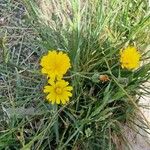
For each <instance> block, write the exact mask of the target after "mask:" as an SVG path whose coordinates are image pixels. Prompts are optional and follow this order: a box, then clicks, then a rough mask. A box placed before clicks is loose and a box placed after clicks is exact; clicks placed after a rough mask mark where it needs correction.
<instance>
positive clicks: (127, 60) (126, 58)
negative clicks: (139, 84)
mask: <svg viewBox="0 0 150 150" xmlns="http://www.w3.org/2000/svg"><path fill="white" fill-rule="evenodd" d="M140 57H141V54H140V53H139V51H138V50H137V49H136V48H135V47H133V46H128V47H127V48H125V49H124V50H120V63H121V67H122V68H126V69H128V70H132V69H136V68H138V67H139V65H140Z"/></svg>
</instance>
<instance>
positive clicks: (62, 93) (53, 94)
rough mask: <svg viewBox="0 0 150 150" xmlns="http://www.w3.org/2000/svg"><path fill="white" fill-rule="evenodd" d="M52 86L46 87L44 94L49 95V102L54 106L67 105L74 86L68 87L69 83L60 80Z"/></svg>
mask: <svg viewBox="0 0 150 150" xmlns="http://www.w3.org/2000/svg"><path fill="white" fill-rule="evenodd" d="M49 83H50V84H51V85H50V86H45V87H44V93H48V95H47V97H46V99H47V100H48V102H51V103H52V104H54V103H56V104H60V103H62V104H66V103H67V102H68V101H69V97H71V96H72V93H71V92H70V91H72V90H73V88H72V86H68V85H69V83H68V82H66V81H65V80H59V81H56V82H53V83H52V82H51V81H49Z"/></svg>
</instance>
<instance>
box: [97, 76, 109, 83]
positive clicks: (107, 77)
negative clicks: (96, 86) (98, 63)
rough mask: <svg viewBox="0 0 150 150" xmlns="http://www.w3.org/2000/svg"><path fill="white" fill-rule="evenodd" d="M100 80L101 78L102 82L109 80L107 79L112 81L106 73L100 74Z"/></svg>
mask: <svg viewBox="0 0 150 150" xmlns="http://www.w3.org/2000/svg"><path fill="white" fill-rule="evenodd" d="M99 80H100V81H101V82H107V81H110V78H109V76H108V75H106V74H104V75H100V76H99Z"/></svg>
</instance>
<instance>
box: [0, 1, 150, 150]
mask: <svg viewBox="0 0 150 150" xmlns="http://www.w3.org/2000/svg"><path fill="white" fill-rule="evenodd" d="M24 2H25V5H26V6H27V10H28V16H29V17H30V20H31V23H32V25H33V27H34V28H35V30H34V31H35V33H36V35H37V37H38V38H36V39H35V42H36V43H39V45H38V47H40V48H38V49H37V50H36V51H37V53H38V59H40V57H42V55H43V54H45V53H46V52H47V51H48V50H51V49H56V50H63V51H65V52H66V53H68V55H69V57H70V59H71V64H72V68H71V70H70V71H69V72H68V74H67V76H66V77H65V78H66V80H68V81H70V82H71V85H72V86H73V88H74V90H73V97H72V98H71V99H70V103H69V104H67V105H64V106H58V108H57V109H56V108H54V106H53V105H51V104H48V103H46V102H45V101H44V100H45V96H44V95H43V93H42V88H43V86H44V85H45V83H46V79H45V78H44V77H43V76H42V75H41V74H40V72H38V71H36V69H37V68H38V66H36V67H34V65H33V64H32V65H33V68H32V67H31V68H30V67H29V65H31V63H30V62H29V63H26V65H27V69H26V70H23V69H20V68H18V67H22V66H21V65H19V64H18V63H17V67H14V68H16V69H15V70H14V69H12V67H11V66H10V65H9V62H7V63H4V64H3V65H2V66H1V67H2V69H1V70H2V71H4V72H5V70H6V68H7V70H9V72H8V73H10V74H11V73H12V75H11V76H10V75H7V76H6V79H5V80H4V81H7V82H8V85H9V86H8V87H7V88H8V92H9V93H8V95H9V98H8V101H9V100H10V103H8V104H7V105H6V106H7V107H8V108H7V109H6V108H5V107H6V106H5V107H4V105H2V106H3V108H5V109H4V110H6V112H7V117H8V116H10V119H8V118H7V119H8V121H6V119H4V123H3V124H6V125H7V128H6V129H7V130H5V128H4V127H3V132H4V134H3V135H2V136H1V138H3V139H7V138H8V139H11V140H12V139H13V141H15V142H16V143H17V144H15V145H13V147H14V148H20V147H21V148H22V149H102V150H106V149H110V150H113V149H117V143H120V142H125V143H126V144H127V145H128V142H126V139H125V138H124V136H123V135H122V134H123V132H122V127H123V126H124V125H130V127H131V128H133V129H134V127H135V126H136V122H137V120H139V121H140V122H142V123H144V125H143V127H142V128H143V130H144V129H146V128H149V123H148V121H147V120H146V118H144V116H143V114H142V113H141V111H140V107H139V99H140V96H141V95H144V94H148V95H149V91H148V90H145V91H141V89H146V87H145V85H144V83H145V82H148V80H149V78H150V73H149V69H150V64H149V63H146V64H143V65H142V66H141V67H140V68H138V69H137V70H134V71H129V70H125V69H122V68H121V67H120V62H119V51H120V49H122V48H123V47H126V46H128V45H135V46H136V47H137V48H138V49H139V50H140V51H141V53H142V59H143V60H144V59H147V60H149V56H148V53H149V50H148V52H145V51H144V50H145V49H146V47H147V46H148V34H149V28H148V27H149V24H150V19H149V14H148V5H147V2H146V1H141V2H139V1H138V2H135V1H130V0H129V1H125V2H120V1H119V0H116V1H111V2H108V1H101V0H85V1H75V0H73V1H68V0H65V1H60V2H55V1H45V3H46V5H45V4H44V1H43V3H42V8H41V7H40V6H41V2H36V1H34V0H30V1H29V0H26V1H24ZM43 6H44V7H43ZM137 14H138V15H137ZM23 60H26V59H23ZM18 62H20V60H19V61H18ZM28 67H29V68H28ZM4 68H5V69H4ZM39 70H40V68H39ZM3 74H6V73H3ZM100 75H104V76H107V77H108V78H109V80H107V81H106V82H103V81H102V80H99V76H100ZM14 76H15V81H13V80H12V79H13V77H14ZM9 77H11V78H10V79H9ZM10 81H11V83H10ZM14 82H15V83H16V84H15V83H14ZM12 86H13V87H12ZM11 90H12V91H11ZM145 92H146V93H145ZM10 93H11V94H10ZM13 94H16V95H13ZM12 95H13V96H12ZM20 99H21V100H20ZM10 104H11V105H10ZM20 106H23V107H22V109H23V110H24V109H25V110H24V111H23V112H22V111H21V112H20V111H19V110H20V109H18V107H20ZM10 108H11V109H10ZM25 111H27V113H25ZM12 112H16V113H15V114H12ZM17 112H18V113H17ZM8 114H9V115H8ZM10 114H11V115H10ZM11 119H12V122H10V121H11ZM117 139H120V140H119V141H117ZM2 142H3V143H5V144H7V145H8V147H11V146H12V143H9V142H8V141H2ZM3 147H4V146H3Z"/></svg>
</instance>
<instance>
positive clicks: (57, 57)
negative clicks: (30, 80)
mask: <svg viewBox="0 0 150 150" xmlns="http://www.w3.org/2000/svg"><path fill="white" fill-rule="evenodd" d="M40 65H41V66H42V73H43V74H47V76H48V77H49V78H51V80H55V78H57V79H61V78H62V77H63V75H64V74H65V73H66V72H67V70H68V69H69V68H70V67H71V65H70V59H69V57H68V55H67V54H65V53H63V52H57V51H49V52H48V54H47V55H45V56H43V57H42V59H41V63H40Z"/></svg>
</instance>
